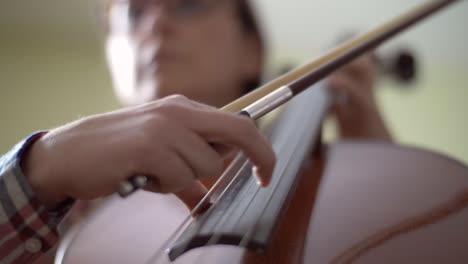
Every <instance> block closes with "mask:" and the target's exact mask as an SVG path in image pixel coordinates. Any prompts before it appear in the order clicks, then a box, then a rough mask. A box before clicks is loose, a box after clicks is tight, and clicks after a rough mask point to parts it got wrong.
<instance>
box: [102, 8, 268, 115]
mask: <svg viewBox="0 0 468 264" xmlns="http://www.w3.org/2000/svg"><path fill="white" fill-rule="evenodd" d="M107 55H108V60H109V65H110V69H111V72H112V75H113V79H114V84H115V85H114V86H115V91H116V93H117V95H118V97H119V98H120V99H121V101H122V102H123V103H124V104H138V103H144V102H148V101H151V100H154V99H157V98H160V97H164V96H167V95H170V94H183V95H185V96H187V97H189V98H191V99H194V100H198V101H201V102H203V103H207V104H211V105H214V106H218V107H219V106H222V105H224V104H227V103H228V102H230V101H231V100H234V99H235V98H237V97H238V96H240V95H241V92H242V88H243V83H244V82H245V81H248V80H252V79H254V78H256V77H257V76H258V75H259V74H260V68H261V52H260V44H259V40H258V38H257V37H256V36H254V34H252V33H247V32H246V31H245V30H244V29H243V28H242V25H241V23H240V21H239V15H238V14H237V10H236V6H235V3H234V2H233V1H228V0H130V1H124V2H122V0H116V1H114V3H113V5H112V7H111V8H110V11H109V35H108V39H107Z"/></svg>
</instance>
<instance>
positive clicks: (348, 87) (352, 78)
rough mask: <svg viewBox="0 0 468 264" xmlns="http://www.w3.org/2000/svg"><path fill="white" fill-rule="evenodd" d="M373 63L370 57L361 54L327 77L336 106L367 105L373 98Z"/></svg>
mask: <svg viewBox="0 0 468 264" xmlns="http://www.w3.org/2000/svg"><path fill="white" fill-rule="evenodd" d="M373 84H374V65H373V61H372V58H371V57H370V56H369V55H367V56H362V57H360V58H358V59H357V60H355V61H353V62H352V63H350V64H348V65H346V66H345V67H344V68H342V69H341V70H339V71H337V72H336V73H334V74H333V75H331V76H330V77H329V78H328V86H329V89H330V93H331V95H332V98H333V101H334V104H335V105H334V106H335V107H338V108H343V107H347V108H349V109H348V111H352V109H351V108H352V107H360V106H367V105H368V104H370V103H372V102H373V100H374V93H373V86H374V85H373Z"/></svg>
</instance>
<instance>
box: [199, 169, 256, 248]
mask: <svg viewBox="0 0 468 264" xmlns="http://www.w3.org/2000/svg"><path fill="white" fill-rule="evenodd" d="M247 184H248V186H247V190H246V193H249V192H250V190H251V189H252V187H255V186H256V187H257V190H258V189H259V187H258V185H257V184H256V182H255V180H254V179H252V178H251V179H250V180H249V182H248V183H247ZM256 193H257V191H255V193H254V195H253V197H255V194H256ZM231 203H232V202H231ZM240 204H241V203H240V201H239V202H238V203H237V204H236V205H234V209H231V210H230V211H229V213H227V214H225V215H223V217H222V218H221V219H220V220H219V221H218V222H217V223H216V225H215V227H214V229H216V228H217V227H218V226H222V225H223V224H224V223H225V222H226V221H227V220H228V219H229V218H231V216H232V214H233V213H234V211H235V209H236V208H238V206H239V205H240ZM247 208H248V207H245V208H244V209H243V211H242V213H241V215H244V213H245V210H247ZM237 219H239V218H237ZM234 222H237V221H234ZM231 230H232V229H231ZM221 236H222V233H221V232H220V233H213V235H212V236H211V237H210V239H209V240H208V242H206V243H205V246H210V245H215V244H217V243H218V242H219V241H220V239H221Z"/></svg>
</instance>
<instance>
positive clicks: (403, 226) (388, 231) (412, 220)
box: [330, 189, 468, 264]
mask: <svg viewBox="0 0 468 264" xmlns="http://www.w3.org/2000/svg"><path fill="white" fill-rule="evenodd" d="M466 207H468V189H466V190H464V191H461V192H459V193H457V195H455V197H454V198H452V199H451V200H449V201H448V202H446V203H444V204H441V205H438V206H437V207H434V208H432V209H430V210H428V211H426V212H424V213H422V214H419V215H416V216H412V217H409V218H407V219H405V220H403V221H401V222H399V223H397V224H395V225H393V226H389V227H387V228H385V229H382V230H380V231H378V232H377V233H374V234H373V235H370V236H368V237H366V238H364V239H363V240H361V241H359V242H358V243H357V244H355V245H353V246H351V247H350V248H348V249H346V250H345V251H344V252H343V253H342V254H340V255H338V256H337V257H335V258H334V259H333V260H332V261H331V262H330V263H333V264H339V263H352V262H354V261H356V260H357V259H358V258H360V257H362V256H363V255H365V254H366V253H367V252H369V251H370V250H372V249H375V248H377V247H379V246H381V245H382V244H384V243H386V242H388V241H390V240H392V239H393V238H395V237H397V236H401V235H403V234H405V233H410V232H413V231H415V230H417V229H420V228H423V227H424V226H428V225H431V224H434V223H437V222H439V221H441V220H443V219H444V218H446V217H449V216H450V215H452V214H456V213H458V212H460V211H462V210H463V209H465V208H466Z"/></svg>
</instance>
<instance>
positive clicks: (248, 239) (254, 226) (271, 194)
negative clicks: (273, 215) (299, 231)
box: [238, 137, 301, 247]
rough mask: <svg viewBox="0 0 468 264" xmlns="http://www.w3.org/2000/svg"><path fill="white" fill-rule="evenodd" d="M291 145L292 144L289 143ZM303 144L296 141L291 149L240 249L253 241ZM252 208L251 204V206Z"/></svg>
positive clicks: (240, 244) (243, 238) (242, 240)
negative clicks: (263, 217)
mask: <svg viewBox="0 0 468 264" xmlns="http://www.w3.org/2000/svg"><path fill="white" fill-rule="evenodd" d="M299 138H301V137H297V139H299ZM289 143H291V142H289ZM300 143H301V141H300V140H297V141H296V144H294V145H293V147H292V148H290V151H291V152H290V155H288V156H287V157H288V158H287V159H286V160H285V161H284V163H283V164H285V166H283V168H282V171H281V172H279V173H278V175H279V176H278V177H277V181H276V183H275V185H274V186H273V189H272V190H271V191H270V193H269V195H268V198H267V203H266V204H265V206H264V207H263V208H262V210H261V212H260V214H259V217H258V218H257V220H256V221H255V223H254V224H253V225H252V226H251V227H250V228H249V229H248V230H247V232H246V233H245V235H244V236H243V237H242V239H241V241H240V242H239V244H238V245H239V246H240V247H246V246H247V244H248V243H249V242H250V240H251V239H252V236H253V234H254V232H255V231H256V229H257V226H258V223H259V221H260V218H261V216H262V215H263V214H264V213H265V211H266V208H268V205H269V204H270V203H271V201H272V199H273V196H274V194H275V193H276V190H277V189H278V187H279V186H280V183H281V181H282V180H283V179H284V178H285V177H284V176H283V175H284V173H285V170H286V169H287V167H288V166H287V165H288V164H290V163H291V160H292V159H293V158H292V157H293V156H294V155H292V154H293V153H294V150H296V149H297V148H298V146H299V144H300ZM249 206H250V204H249Z"/></svg>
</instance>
